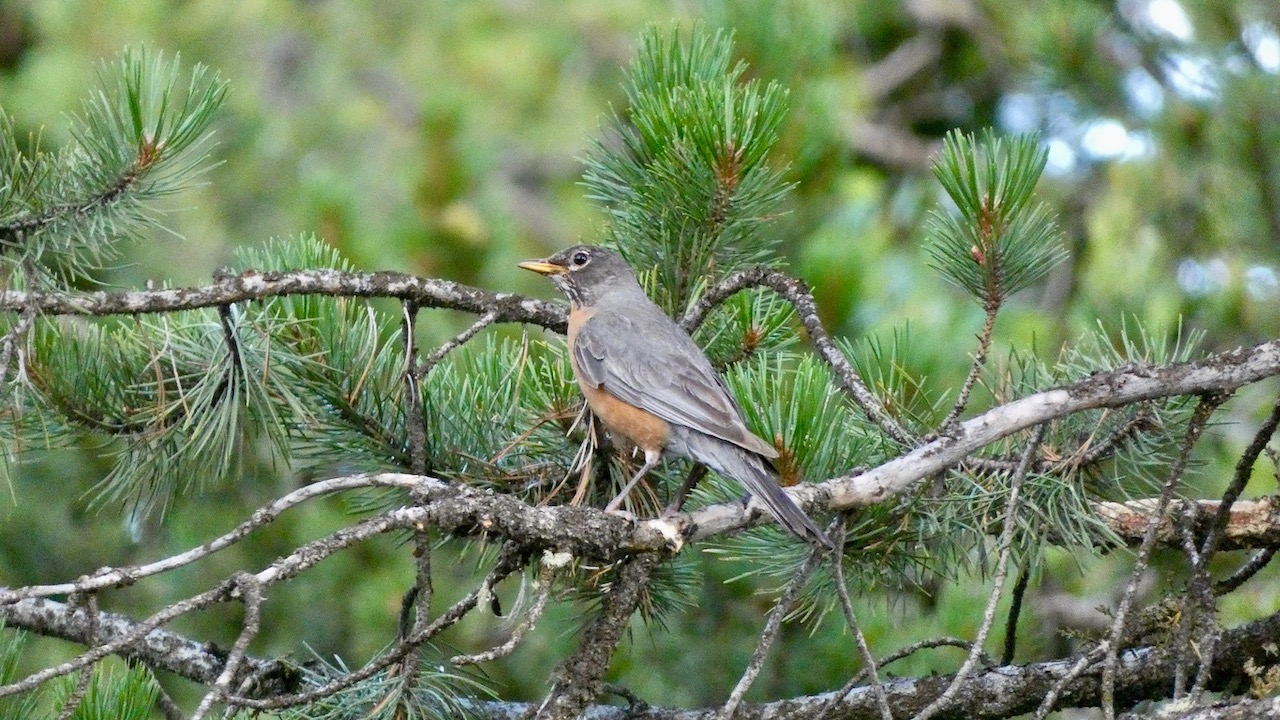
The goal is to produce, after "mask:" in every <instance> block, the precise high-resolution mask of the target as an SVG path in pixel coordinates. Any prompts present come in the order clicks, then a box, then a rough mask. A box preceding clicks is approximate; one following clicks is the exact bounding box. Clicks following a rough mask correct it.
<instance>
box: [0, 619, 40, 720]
mask: <svg viewBox="0 0 1280 720" xmlns="http://www.w3.org/2000/svg"><path fill="white" fill-rule="evenodd" d="M25 644H26V634H25V633H22V632H15V631H12V630H6V629H5V626H4V623H3V622H0V685H7V684H9V683H11V682H14V681H16V680H18V679H19V678H18V660H19V656H20V655H21V654H22V649H23V646H24V645H25ZM35 707H36V698H35V696H34V695H33V694H32V693H26V694H24V695H7V696H5V697H0V717H3V718H6V719H7V720H28V719H29V718H33V717H35Z"/></svg>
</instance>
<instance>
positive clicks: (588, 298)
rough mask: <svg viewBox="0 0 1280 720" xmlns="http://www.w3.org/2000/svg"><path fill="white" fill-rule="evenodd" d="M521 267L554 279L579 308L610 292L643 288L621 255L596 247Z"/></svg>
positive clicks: (575, 248) (583, 247)
mask: <svg viewBox="0 0 1280 720" xmlns="http://www.w3.org/2000/svg"><path fill="white" fill-rule="evenodd" d="M520 267H522V268H524V269H525V270H532V271H533V272H536V273H538V274H539V275H546V276H547V277H549V278H551V281H552V282H554V283H555V284H556V287H558V288H560V292H563V293H564V294H565V296H566V297H568V298H569V302H571V303H573V304H575V305H588V306H589V305H594V304H595V303H596V301H597V300H599V299H600V297H601V296H602V295H604V294H605V293H606V292H610V291H613V290H621V289H624V288H625V289H631V288H633V287H634V288H638V287H639V285H638V284H637V283H636V275H635V273H634V272H632V270H631V266H629V265H627V261H626V260H623V259H622V256H621V255H619V254H618V253H616V252H614V251H612V250H609V249H607V248H602V247H598V246H595V245H575V246H573V247H571V248H567V249H565V250H561V251H560V252H558V253H556V254H555V255H552V256H551V257H549V258H546V259H544V260H529V261H527V262H522V263H520Z"/></svg>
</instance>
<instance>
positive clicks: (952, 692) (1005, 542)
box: [915, 425, 1045, 720]
mask: <svg viewBox="0 0 1280 720" xmlns="http://www.w3.org/2000/svg"><path fill="white" fill-rule="evenodd" d="M1044 433H1045V426H1044V425H1037V426H1036V429H1035V431H1034V432H1032V434H1031V439H1030V440H1029V441H1028V442H1027V447H1026V449H1025V450H1024V451H1023V453H1022V458H1021V460H1020V462H1019V467H1018V471H1017V472H1015V473H1014V474H1013V477H1012V478H1010V479H1009V499H1008V500H1007V501H1006V502H1005V511H1004V527H1003V528H1002V529H1001V531H1000V557H999V559H997V560H996V571H995V577H994V578H993V579H992V583H991V584H992V588H991V595H990V597H988V598H987V609H986V610H985V611H984V612H983V614H982V624H981V625H980V626H979V627H978V634H977V637H975V638H974V639H973V649H971V650H970V651H969V657H967V658H965V661H964V664H962V665H961V666H960V669H959V670H957V671H956V675H955V678H954V679H952V681H951V684H950V685H948V686H947V689H946V691H945V692H943V693H942V695H940V696H939V697H938V699H937V700H934V701H933V702H932V703H929V705H928V706H927V707H926V708H925V709H923V710H921V711H920V712H919V713H918V714H917V715H916V716H915V720H928V718H931V717H933V716H934V715H937V714H938V713H939V712H942V711H943V710H945V709H946V708H947V707H948V706H949V705H950V704H951V702H952V701H953V700H954V699H955V696H956V694H957V693H958V692H960V689H961V688H963V687H964V684H965V681H966V680H967V679H968V677H969V673H971V672H972V671H973V668H974V667H976V666H977V664H978V660H979V657H980V656H981V654H982V647H983V645H984V644H985V643H986V641H987V633H989V632H991V627H992V625H994V624H995V620H996V608H997V607H998V605H999V603H1000V596H1001V595H1003V594H1004V581H1005V578H1006V577H1007V576H1008V571H1009V556H1010V554H1012V552H1013V533H1014V530H1015V528H1016V527H1017V518H1018V502H1019V500H1020V499H1021V494H1022V482H1023V480H1025V479H1026V477H1027V468H1029V467H1030V466H1031V459H1032V458H1033V457H1034V456H1035V454H1036V453H1038V452H1039V451H1040V443H1041V442H1043V441H1044Z"/></svg>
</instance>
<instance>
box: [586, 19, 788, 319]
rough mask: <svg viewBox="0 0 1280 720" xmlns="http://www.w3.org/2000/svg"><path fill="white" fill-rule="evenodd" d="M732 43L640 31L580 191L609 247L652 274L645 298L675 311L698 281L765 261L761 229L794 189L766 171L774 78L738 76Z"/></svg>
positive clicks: (777, 119)
mask: <svg viewBox="0 0 1280 720" xmlns="http://www.w3.org/2000/svg"><path fill="white" fill-rule="evenodd" d="M732 54H733V41H732V36H731V35H730V34H729V33H727V32H725V31H723V30H721V31H717V32H714V33H712V32H710V31H708V30H706V29H705V28H704V27H702V26H700V25H699V26H695V27H694V28H693V30H692V31H691V33H690V36H689V39H688V40H687V41H684V40H682V39H681V37H680V34H679V32H678V31H675V30H673V31H670V32H669V33H666V34H664V33H663V32H662V31H660V30H658V29H656V28H655V29H651V30H650V31H649V32H647V33H646V34H645V35H644V37H643V38H642V39H641V46H640V50H639V51H638V53H637V57H636V59H635V61H634V62H633V63H632V65H631V67H630V69H629V71H628V73H627V84H626V93H627V102H628V105H627V108H626V111H625V113H624V114H622V115H615V117H614V118H613V121H612V125H611V126H610V128H609V129H608V131H607V134H606V137H605V138H604V139H598V140H595V141H593V143H592V144H591V149H590V152H589V153H588V156H587V159H586V170H585V171H584V173H583V183H584V184H585V185H586V188H587V194H588V197H590V198H592V199H593V200H596V201H597V202H600V203H603V204H604V206H605V209H606V211H607V213H608V221H607V225H606V228H605V232H606V236H607V238H608V240H609V242H610V243H612V244H613V245H615V246H616V247H617V248H618V249H619V251H620V252H621V253H622V254H623V256H624V257H626V258H627V260H628V261H629V262H630V263H631V264H632V265H633V266H635V267H637V268H639V269H644V270H647V269H649V268H656V269H657V273H658V292H657V297H656V298H655V300H656V301H657V302H658V304H659V305H661V306H662V307H663V308H665V309H666V310H667V311H668V312H671V313H674V312H676V311H679V310H681V309H683V308H684V306H685V304H686V303H687V302H688V301H689V300H690V299H691V298H692V297H693V289H694V287H695V285H696V284H697V283H698V282H700V281H703V280H705V279H706V278H714V277H720V276H722V275H724V274H726V273H729V272H732V271H733V270H737V269H740V268H742V267H745V266H748V265H751V264H754V263H758V262H762V261H765V260H768V259H770V258H771V257H772V254H773V252H774V246H775V243H776V239H771V238H770V236H769V235H768V234H767V233H763V232H761V228H762V227H763V225H764V224H765V223H767V222H768V221H769V220H770V219H771V217H772V216H773V215H774V214H775V213H776V212H777V207H778V205H779V203H780V202H781V201H782V199H783V198H784V197H785V196H786V194H787V193H788V192H789V191H790V190H791V188H792V187H793V184H792V183H788V182H784V181H783V180H782V175H781V171H780V170H777V169H774V168H773V167H771V166H770V165H769V163H768V155H769V151H770V149H771V148H772V147H773V145H774V143H775V142H776V141H777V138H778V132H779V128H780V126H781V124H782V121H783V119H784V117H785V116H786V92H785V91H784V90H783V89H782V88H781V86H779V85H778V84H777V83H776V82H773V83H768V84H762V83H761V82H760V81H759V80H745V81H744V80H743V74H744V72H745V70H746V66H745V65H744V64H743V63H741V62H738V63H734V62H733V61H732Z"/></svg>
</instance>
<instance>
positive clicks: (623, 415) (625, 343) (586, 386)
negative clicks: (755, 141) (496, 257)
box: [520, 245, 832, 548]
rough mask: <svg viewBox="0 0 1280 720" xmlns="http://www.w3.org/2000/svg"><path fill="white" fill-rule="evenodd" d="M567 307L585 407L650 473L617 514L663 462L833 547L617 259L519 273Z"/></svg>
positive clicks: (540, 263) (552, 261)
mask: <svg viewBox="0 0 1280 720" xmlns="http://www.w3.org/2000/svg"><path fill="white" fill-rule="evenodd" d="M520 267H522V268H524V269H525V270H532V271H533V272H536V273H539V274H542V275H547V276H549V277H550V278H551V279H552V281H553V282H555V284H556V286H557V287H558V288H560V290H561V292H563V293H564V294H565V295H566V296H567V297H568V298H569V331H568V344H569V362H570V364H571V365H572V366H573V374H574V377H576V378H577V380H578V386H579V387H581V388H582V394H583V395H585V396H586V399H587V404H588V405H590V406H591V411H592V412H593V413H595V415H596V417H598V418H600V420H601V421H602V422H603V423H604V424H605V426H606V427H608V428H609V429H610V430H611V431H613V432H614V433H617V434H619V435H622V436H623V437H625V438H626V439H628V440H630V441H631V442H632V443H634V444H635V445H636V447H639V448H640V449H641V450H643V451H644V465H643V466H642V467H641V468H640V470H639V471H638V472H636V474H635V476H634V477H632V478H631V481H630V482H628V483H627V485H626V487H625V488H624V489H623V491H622V492H621V493H620V494H619V495H618V497H616V498H614V499H613V501H612V502H610V503H609V506H608V507H607V508H606V509H607V510H616V509H617V508H618V506H619V505H621V504H622V501H623V499H625V497H626V495H627V493H629V492H630V491H631V489H632V488H634V487H635V486H636V483H638V482H640V479H641V478H643V477H644V476H645V473H647V472H649V471H650V470H651V469H653V467H654V466H655V465H657V464H658V462H659V461H660V460H661V459H662V453H663V451H664V450H665V451H666V452H668V453H670V454H673V455H678V456H680V457H686V458H690V459H692V460H696V461H697V462H700V463H703V464H705V465H707V466H709V467H710V468H712V469H713V470H716V471H718V472H720V473H721V474H723V475H726V476H728V477H731V478H733V479H734V480H737V481H738V482H739V483H741V484H742V486H743V487H745V488H746V489H747V490H748V491H749V492H750V493H751V494H753V495H755V496H756V497H758V498H760V500H761V502H763V503H764V505H765V507H767V508H768V509H769V512H770V513H772V514H773V516H774V517H776V518H777V519H778V522H780V523H782V525H783V526H785V527H786V528H787V529H788V530H790V531H791V532H792V533H793V534H795V535H796V536H798V537H800V538H802V539H805V540H813V541H817V542H819V543H821V544H822V545H824V546H826V547H828V548H829V547H832V545H831V540H830V539H829V538H827V536H826V534H824V533H823V532H822V531H821V530H819V529H818V527H817V526H816V525H814V524H813V521H812V520H810V519H809V516H807V515H805V514H804V511H803V510H801V509H800V508H799V507H797V506H796V504H795V503H794V502H793V501H792V500H791V498H790V497H788V496H787V494H786V493H784V492H783V491H782V488H781V487H780V486H779V485H778V475H777V472H776V471H775V470H774V468H773V466H772V464H771V463H770V462H769V460H771V459H773V458H776V457H778V451H777V450H776V449H774V447H773V446H772V445H770V444H769V443H767V442H765V441H764V440H762V439H760V438H759V437H758V436H756V435H755V434H754V433H752V432H751V431H750V430H748V429H747V426H746V424H745V423H744V422H743V419H742V410H741V409H740V408H739V407H738V404H737V402H735V401H734V399H733V398H732V397H731V396H730V395H729V392H728V391H727V390H726V389H725V386H724V383H723V382H722V381H721V380H720V377H719V376H718V375H717V374H716V372H715V370H714V369H712V367H711V362H710V361H709V360H707V356H706V355H704V354H703V353H702V350H701V349H700V348H699V347H698V346H697V345H696V344H694V342H693V339H692V338H690V337H689V334H688V333H686V332H685V331H684V330H683V329H681V328H680V326H679V325H676V324H675V323H674V322H673V321H672V320H671V318H669V317H667V314H666V313H664V312H662V309H661V308H659V307H658V306H657V305H655V304H654V303H653V302H652V301H651V300H649V297H648V296H647V295H645V293H644V290H643V289H642V288H641V287H640V283H638V282H637V281H636V276H635V273H634V272H632V270H631V268H630V266H628V265H627V263H626V261H625V260H623V259H622V258H621V257H620V256H619V255H618V254H617V253H615V252H613V251H611V250H607V249H605V248H601V247H593V246H590V245H578V246H576V247H571V248H569V249H567V250H562V251H560V252H558V253H556V254H555V255H552V256H551V257H549V258H547V259H545V260H531V261H529V262H523V263H520Z"/></svg>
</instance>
